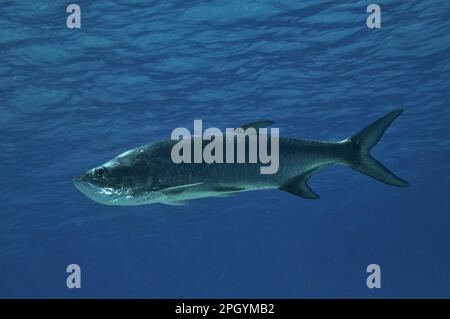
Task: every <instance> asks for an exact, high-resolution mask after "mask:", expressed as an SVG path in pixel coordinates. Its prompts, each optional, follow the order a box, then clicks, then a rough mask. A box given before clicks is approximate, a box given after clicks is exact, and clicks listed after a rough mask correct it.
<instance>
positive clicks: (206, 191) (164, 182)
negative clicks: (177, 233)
mask: <svg viewBox="0 0 450 319" xmlns="http://www.w3.org/2000/svg"><path fill="white" fill-rule="evenodd" d="M401 112H402V110H397V111H393V112H391V113H389V114H387V115H386V116H384V117H382V118H380V119H378V120H377V121H375V122H373V123H372V124H370V125H369V126H368V127H366V128H365V129H363V130H362V131H360V132H359V133H357V134H355V135H353V136H351V137H350V138H347V139H344V140H342V141H339V142H323V141H305V140H300V139H294V138H284V137H280V138H279V169H278V171H277V172H276V173H275V174H272V175H270V174H261V172H260V167H261V163H233V164H231V163H210V164H208V163H178V164H176V163H174V162H173V161H172V158H171V150H172V147H173V146H174V145H175V143H176V141H173V140H167V141H160V142H156V143H152V144H148V145H145V146H141V147H138V148H135V149H132V150H129V151H127V152H125V153H123V154H121V155H119V156H117V157H115V158H113V159H112V160H110V161H108V162H106V163H105V164H103V165H101V166H98V167H95V168H93V169H91V170H89V171H87V172H86V173H85V174H83V175H81V176H79V177H76V178H74V180H73V182H74V184H75V186H76V187H77V188H78V189H79V190H80V191H81V192H82V193H83V194H84V195H86V196H87V197H88V198H90V199H92V200H94V201H96V202H99V203H101V204H106V205H124V206H125V205H143V204H152V203H164V204H170V205H179V204H182V203H184V202H185V201H187V200H191V199H196V198H204V197H223V196H230V195H235V194H238V193H241V192H244V191H253V190H261V189H279V190H282V191H286V192H289V193H291V194H294V195H297V196H301V197H304V198H308V199H316V198H319V196H318V195H317V194H316V193H315V192H314V191H313V190H312V189H311V188H310V187H309V185H308V183H307V182H308V179H309V178H310V177H311V176H312V175H313V174H315V173H317V172H318V171H320V170H322V169H324V168H326V167H328V166H330V165H334V164H341V165H345V166H348V167H350V168H352V169H354V170H356V171H358V172H360V173H362V174H365V175H368V176H370V177H372V178H375V179H377V180H378V181H380V182H383V183H386V184H390V185H394V186H400V187H405V186H408V183H407V182H406V181H404V180H402V179H401V178H399V177H398V176H396V175H395V174H394V173H392V172H391V171H389V170H388V169H387V168H386V167H385V166H383V165H382V164H381V163H380V162H378V161H377V160H376V159H375V158H373V157H372V156H371V154H370V150H371V149H372V148H373V147H374V146H375V145H376V144H377V143H378V141H379V140H380V138H381V137H382V135H383V133H384V132H385V131H386V129H387V128H388V127H389V126H390V124H391V123H392V122H393V121H394V120H395V119H396V118H397V117H398V116H399V115H400V114H401ZM272 123H273V122H271V121H263V122H257V123H251V124H247V125H245V126H243V127H245V128H249V127H254V128H257V129H258V128H261V127H267V126H268V125H270V124H272ZM224 138H225V137H224Z"/></svg>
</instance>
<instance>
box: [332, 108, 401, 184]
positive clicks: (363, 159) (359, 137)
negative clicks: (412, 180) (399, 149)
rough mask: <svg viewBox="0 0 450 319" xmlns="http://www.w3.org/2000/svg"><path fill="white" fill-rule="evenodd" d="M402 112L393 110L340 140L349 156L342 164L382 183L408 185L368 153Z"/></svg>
mask: <svg viewBox="0 0 450 319" xmlns="http://www.w3.org/2000/svg"><path fill="white" fill-rule="evenodd" d="M402 112H403V110H396V111H393V112H391V113H389V114H387V115H385V116H383V117H382V118H380V119H378V120H376V121H375V122H373V123H372V124H370V125H369V126H367V127H366V128H365V129H363V130H361V131H360V132H358V133H357V134H355V135H353V136H352V137H350V138H348V139H346V140H344V141H342V142H340V143H342V144H344V145H345V146H346V147H348V148H349V151H348V152H347V153H348V154H350V156H349V157H348V158H346V160H345V162H344V164H346V165H348V166H350V167H351V168H353V169H354V170H356V171H358V172H360V173H362V174H365V175H368V176H370V177H372V178H375V179H377V180H379V181H380V182H382V183H386V184H389V185H394V186H399V187H406V186H408V185H409V184H408V182H407V181H405V180H403V179H401V178H400V177H398V176H397V175H395V174H394V173H393V172H391V171H390V170H389V169H387V168H386V167H385V166H384V165H383V164H381V163H380V162H379V161H377V160H376V159H375V158H374V157H372V155H371V154H370V150H371V149H372V148H373V147H374V146H375V145H376V144H377V143H378V142H379V141H380V139H381V137H382V136H383V134H384V132H385V131H386V130H387V128H388V127H389V126H390V125H391V124H392V122H393V121H394V120H395V119H396V118H397V117H398V116H399V115H400V114H401V113H402Z"/></svg>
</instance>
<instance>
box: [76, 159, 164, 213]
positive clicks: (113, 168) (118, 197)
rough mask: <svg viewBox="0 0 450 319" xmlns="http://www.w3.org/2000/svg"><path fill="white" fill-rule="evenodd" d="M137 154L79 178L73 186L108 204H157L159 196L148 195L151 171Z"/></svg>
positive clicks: (95, 168)
mask: <svg viewBox="0 0 450 319" xmlns="http://www.w3.org/2000/svg"><path fill="white" fill-rule="evenodd" d="M135 155H136V152H135V151H128V152H125V153H124V154H121V155H119V156H118V157H116V158H114V159H112V160H110V161H108V162H106V163H104V164H102V165H100V166H97V167H94V168H92V169H90V170H88V171H87V172H85V173H84V174H82V175H80V176H78V177H75V178H74V179H73V183H74V185H75V187H76V188H77V189H78V190H79V191H81V192H82V193H83V194H84V195H85V196H86V197H88V198H90V199H91V200H93V201H96V202H98V203H101V204H104V205H121V206H124V205H139V204H143V203H144V202H145V203H149V202H151V201H152V200H153V199H154V200H155V202H156V199H157V197H158V196H157V195H158V194H157V193H154V194H152V193H151V192H148V180H149V179H150V180H151V176H150V177H149V176H148V175H149V174H150V173H149V169H148V167H147V165H146V162H145V161H144V160H142V159H139V158H137V157H136V156H135Z"/></svg>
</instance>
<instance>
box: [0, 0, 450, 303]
mask: <svg viewBox="0 0 450 319" xmlns="http://www.w3.org/2000/svg"><path fill="white" fill-rule="evenodd" d="M371 2H372V1H345V2H344V1H339V2H338V1H299V0H295V1H294V0H283V1H233V0H230V1H194V0H190V1H175V0H172V1H144V0H134V1H131V0H114V1H112V0H111V1H95V2H94V1H87V0H77V2H76V3H77V4H79V5H80V7H81V23H82V25H81V29H68V28H67V27H66V17H67V16H68V14H67V13H66V6H67V5H68V4H69V2H67V1H60V0H58V1H56V0H53V1H51V0H35V1H24V0H23V1H8V0H4V1H2V2H1V3H0V57H1V59H0V110H1V117H0V145H1V152H0V167H1V178H0V185H1V186H0V189H1V192H0V297H62V298H72V297H76V298H79V297H149V298H167V297H174V298H193V297H196V298H201V297H205V298H213V297H285V298H299V297H302V298H316V297H363V298H381V297H388V298H392V297H450V251H449V248H448V246H449V243H450V241H449V240H450V234H449V229H450V197H449V183H450V178H449V173H450V164H449V161H448V160H449V156H450V140H449V137H450V114H449V102H450V74H449V72H450V23H449V21H450V20H449V19H450V2H449V1H446V0H430V1H398V0H392V1H377V2H376V3H377V4H379V5H380V7H381V10H382V11H381V12H382V16H381V17H382V26H381V29H368V28H367V26H366V19H367V17H368V15H369V14H368V13H366V7H367V5H368V4H370V3H371ZM398 108H403V109H405V112H404V113H403V114H402V115H401V117H399V118H398V120H397V121H396V122H395V123H394V124H393V125H392V127H391V128H390V129H389V130H388V131H387V132H386V134H385V136H384V137H383V139H382V141H381V142H380V144H379V145H378V146H377V147H376V148H375V149H374V155H375V156H376V157H377V158H378V159H379V160H381V161H382V162H383V163H385V164H386V165H387V166H388V167H389V168H391V169H392V170H393V171H394V172H396V173H397V174H398V175H399V176H401V177H402V178H404V179H406V180H408V181H409V182H410V184H411V186H410V187H409V188H395V187H391V186H388V185H385V184H382V183H378V182H377V181H375V180H373V179H370V178H368V177H367V176H363V175H360V174H358V173H356V172H355V171H352V170H350V169H348V168H345V167H333V168H330V169H328V170H326V171H324V172H321V173H319V174H317V175H315V176H313V177H312V178H311V181H310V184H311V187H312V188H313V189H314V190H315V191H316V192H317V193H318V194H319V195H320V196H321V199H320V200H313V201H311V200H306V199H303V198H300V197H295V196H293V195H291V194H288V193H285V192H281V191H275V190H267V191H258V192H247V193H244V194H240V195H238V196H236V197H232V198H219V199H218V198H208V199H201V200H197V201H191V202H190V203H189V204H188V205H185V206H165V205H159V204H156V205H146V206H135V207H114V206H102V205H100V204H97V203H95V202H93V201H90V200H89V199H88V198H86V197H85V196H83V194H81V193H80V192H79V191H78V190H77V189H75V187H74V186H73V184H72V182H71V180H72V178H73V177H74V176H76V175H79V174H80V173H82V172H84V171H85V170H87V169H89V168H92V167H94V166H96V165H98V164H101V163H103V162H105V161H107V160H109V159H111V158H112V157H114V156H116V155H117V154H119V153H121V152H123V151H125V150H127V149H131V148H134V147H136V146H139V145H143V144H146V143H149V142H152V141H157V140H161V139H167V138H169V136H170V133H171V131H172V130H173V129H174V128H176V127H187V128H192V125H193V120H194V119H202V120H203V121H204V125H206V126H209V127H211V126H213V127H220V128H225V127H237V126H239V125H242V124H245V123H248V122H252V121H255V120H261V119H271V120H274V121H276V124H275V125H276V127H279V128H280V133H281V135H284V136H292V137H298V138H304V139H316V140H340V139H343V138H346V137H348V136H350V135H352V134H353V133H355V132H357V131H358V130H360V129H362V128H363V127H365V126H366V125H367V124H369V123H370V122H372V121H373V120H375V119H377V118H378V117H380V116H382V115H384V114H386V113H388V112H389V111H392V110H394V109H398ZM72 263H75V264H78V265H80V267H81V270H82V281H81V282H82V288H81V289H68V288H67V287H66V277H67V275H68V274H67V273H66V266H67V265H68V264H72ZM373 263H375V264H379V265H380V267H381V274H382V277H381V278H382V279H381V280H382V281H381V282H382V287H381V289H368V288H367V286H366V278H367V276H368V274H367V273H366V267H367V265H369V264H373Z"/></svg>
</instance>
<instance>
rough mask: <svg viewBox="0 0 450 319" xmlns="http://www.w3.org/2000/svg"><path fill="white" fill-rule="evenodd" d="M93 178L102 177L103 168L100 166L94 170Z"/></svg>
mask: <svg viewBox="0 0 450 319" xmlns="http://www.w3.org/2000/svg"><path fill="white" fill-rule="evenodd" d="M94 174H95V176H98V177H102V176H103V175H104V174H105V168H104V167H102V166H100V167H97V168H96V169H94Z"/></svg>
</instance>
